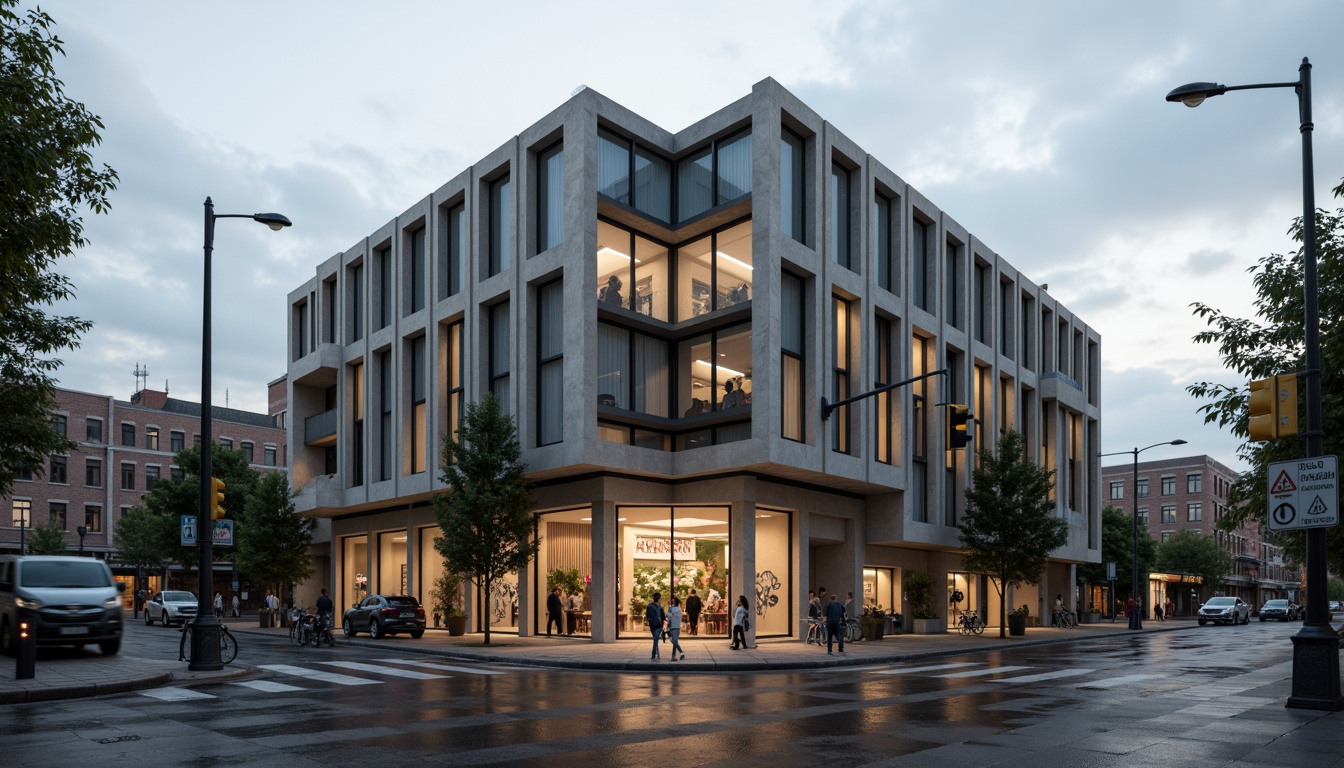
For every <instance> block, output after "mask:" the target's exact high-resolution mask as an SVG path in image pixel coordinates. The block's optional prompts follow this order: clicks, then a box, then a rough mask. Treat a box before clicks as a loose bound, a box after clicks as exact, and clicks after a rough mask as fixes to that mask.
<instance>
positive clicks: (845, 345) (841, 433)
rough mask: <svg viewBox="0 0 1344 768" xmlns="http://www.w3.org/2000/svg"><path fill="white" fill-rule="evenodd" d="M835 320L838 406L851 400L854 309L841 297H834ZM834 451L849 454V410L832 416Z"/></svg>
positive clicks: (833, 386)
mask: <svg viewBox="0 0 1344 768" xmlns="http://www.w3.org/2000/svg"><path fill="white" fill-rule="evenodd" d="M831 310H832V314H833V315H834V317H835V338H834V344H833V345H832V347H831V402H833V403H838V402H840V401H841V400H844V399H845V398H847V397H849V372H850V351H849V340H850V326H849V324H850V306H849V302H848V301H845V300H844V299H842V298H840V297H839V296H832V297H831ZM831 450H833V451H839V452H840V453H849V452H850V444H849V406H847V405H844V406H840V407H839V408H836V409H835V412H834V413H832V414H831Z"/></svg>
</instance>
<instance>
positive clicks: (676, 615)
mask: <svg viewBox="0 0 1344 768" xmlns="http://www.w3.org/2000/svg"><path fill="white" fill-rule="evenodd" d="M667 634H668V636H670V637H671V638H672V660H673V661H676V660H677V656H678V655H680V656H681V660H682V661H685V660H686V652H685V651H683V650H681V598H679V597H677V596H676V595H673V596H672V607H671V608H668V609H667Z"/></svg>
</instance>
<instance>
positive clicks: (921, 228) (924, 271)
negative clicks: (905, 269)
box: [910, 219, 929, 312]
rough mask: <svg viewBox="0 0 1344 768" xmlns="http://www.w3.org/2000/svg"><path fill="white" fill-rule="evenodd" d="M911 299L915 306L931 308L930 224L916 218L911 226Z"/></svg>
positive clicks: (923, 308) (926, 309)
mask: <svg viewBox="0 0 1344 768" xmlns="http://www.w3.org/2000/svg"><path fill="white" fill-rule="evenodd" d="M910 263H911V266H912V267H913V272H914V274H912V275H910V290H911V292H912V295H911V297H910V298H911V299H913V300H914V302H915V306H916V307H919V308H920V309H922V310H925V311H926V312H927V311H928V309H929V225H928V224H926V223H924V222H922V221H920V220H919V219H915V220H914V221H913V223H912V225H911V227H910Z"/></svg>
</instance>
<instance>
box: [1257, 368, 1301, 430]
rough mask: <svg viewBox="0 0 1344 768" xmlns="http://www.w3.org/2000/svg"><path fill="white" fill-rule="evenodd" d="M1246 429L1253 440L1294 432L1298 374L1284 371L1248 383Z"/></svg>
mask: <svg viewBox="0 0 1344 768" xmlns="http://www.w3.org/2000/svg"><path fill="white" fill-rule="evenodd" d="M1250 409H1251V418H1250V424H1249V430H1250V433H1251V440H1252V441H1253V442H1257V443H1259V442H1265V441H1267V440H1278V439H1279V438H1281V437H1292V436H1293V435H1296V434H1297V374H1295V373H1284V374H1279V375H1278V376H1270V377H1269V378H1268V379H1258V380H1256V381H1252V382H1251V403H1250Z"/></svg>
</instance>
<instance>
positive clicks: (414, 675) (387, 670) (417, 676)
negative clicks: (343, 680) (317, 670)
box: [317, 661, 448, 680]
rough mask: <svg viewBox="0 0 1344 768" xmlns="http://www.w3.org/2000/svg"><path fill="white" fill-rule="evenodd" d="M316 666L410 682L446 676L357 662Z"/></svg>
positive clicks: (326, 662) (328, 663)
mask: <svg viewBox="0 0 1344 768" xmlns="http://www.w3.org/2000/svg"><path fill="white" fill-rule="evenodd" d="M317 663H318V664H326V665H328V666H332V667H340V668H341V669H349V670H353V671H355V672H372V673H374V674H378V675H391V676H393V677H409V678H411V679H412V680H441V679H443V678H446V677H448V675H435V674H432V673H429V672H416V671H415V670H413V669H398V668H396V667H384V666H380V665H378V664H364V663H363V662H359V661H319V662H317Z"/></svg>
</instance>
